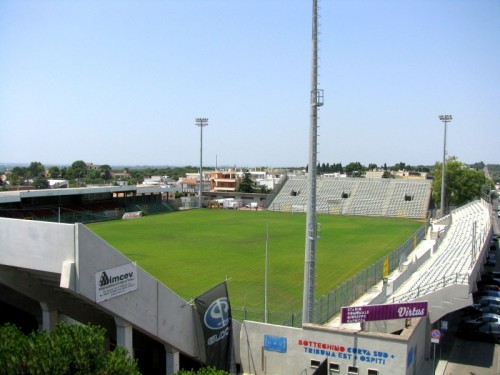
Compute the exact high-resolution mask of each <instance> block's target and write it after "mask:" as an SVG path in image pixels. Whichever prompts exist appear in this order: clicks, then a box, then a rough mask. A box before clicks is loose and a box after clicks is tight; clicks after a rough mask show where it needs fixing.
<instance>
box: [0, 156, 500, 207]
mask: <svg viewBox="0 0 500 375" xmlns="http://www.w3.org/2000/svg"><path fill="white" fill-rule="evenodd" d="M484 167H485V164H484V163H482V162H479V163H475V164H472V165H466V164H464V163H462V162H460V161H459V160H458V159H457V158H456V157H454V156H451V157H450V158H448V160H447V162H446V202H448V204H449V205H460V204H463V203H466V202H468V201H470V200H471V199H474V198H477V197H479V196H481V195H483V196H485V195H488V192H490V191H491V190H492V189H494V183H493V181H492V180H490V179H488V178H487V177H486V176H485V174H484V171H483V169H484ZM306 169H307V168H306ZM373 169H380V168H378V167H377V166H376V165H375V164H370V165H368V167H365V166H363V165H362V164H361V163H359V162H353V163H349V164H347V165H346V166H345V167H344V166H342V164H341V163H337V164H336V163H333V164H329V163H326V164H318V166H317V172H318V173H319V174H324V173H346V174H347V175H348V176H358V177H362V176H363V175H364V174H365V173H366V171H367V170H373ZM382 169H383V170H384V171H385V172H387V173H385V174H384V176H385V177H389V176H391V174H390V173H389V171H397V170H406V171H418V172H428V173H429V174H430V176H431V177H432V178H433V179H434V182H433V185H432V198H433V200H434V202H436V204H439V203H440V201H441V198H440V195H441V180H442V178H441V173H442V163H439V162H438V163H436V164H435V165H434V166H433V167H425V166H418V167H412V166H410V165H408V164H405V163H403V162H401V163H397V164H395V165H394V166H391V167H387V165H385V164H384V166H383V167H382ZM493 170H494V172H495V173H496V172H497V170H496V169H494V168H493ZM499 170H500V169H499ZM198 171H199V169H198V168H197V167H193V166H186V167H165V168H152V167H145V168H124V169H120V170H117V171H116V170H115V171H113V169H112V168H111V167H110V166H109V165H101V166H98V167H93V166H92V167H90V168H89V166H88V165H87V163H85V162H84V161H83V160H77V161H75V162H73V163H72V164H71V165H70V166H68V167H57V166H51V167H50V168H48V169H46V168H45V167H44V165H43V164H42V163H40V162H36V161H35V162H32V163H30V165H29V166H28V167H15V168H13V169H12V170H11V171H10V173H8V175H7V176H8V177H7V178H8V182H9V185H11V186H17V185H23V184H25V185H31V186H34V187H35V188H39V189H41V188H47V187H48V180H47V179H48V178H51V179H67V180H70V181H71V182H72V184H73V186H74V185H75V184H77V183H79V182H83V183H109V182H113V181H115V182H116V179H113V175H112V173H113V172H125V176H127V177H126V179H127V181H128V183H129V184H136V183H140V182H142V181H143V180H144V178H146V177H151V176H153V175H161V176H169V177H170V178H172V179H174V180H178V179H179V178H181V177H184V176H185V175H186V173H195V172H198ZM123 176H124V174H122V175H121V177H120V178H124V177H123ZM1 184H3V185H4V187H5V183H4V182H3V181H0V185H1ZM239 191H241V192H248V193H251V192H260V193H269V192H270V191H269V190H268V189H267V188H265V187H257V186H256V185H255V182H254V181H252V179H251V175H250V173H248V171H246V172H245V173H244V176H243V179H242V181H241V183H240V185H239Z"/></svg>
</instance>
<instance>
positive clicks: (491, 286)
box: [477, 284, 500, 291]
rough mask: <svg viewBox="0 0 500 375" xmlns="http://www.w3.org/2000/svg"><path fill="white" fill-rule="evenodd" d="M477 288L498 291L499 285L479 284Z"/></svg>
mask: <svg viewBox="0 0 500 375" xmlns="http://www.w3.org/2000/svg"><path fill="white" fill-rule="evenodd" d="M477 290H498V291H500V286H498V285H488V284H481V285H478V286H477Z"/></svg>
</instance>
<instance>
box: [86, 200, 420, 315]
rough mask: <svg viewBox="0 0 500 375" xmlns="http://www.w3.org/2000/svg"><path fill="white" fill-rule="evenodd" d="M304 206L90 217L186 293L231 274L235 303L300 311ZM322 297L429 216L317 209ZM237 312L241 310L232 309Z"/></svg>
mask: <svg viewBox="0 0 500 375" xmlns="http://www.w3.org/2000/svg"><path fill="white" fill-rule="evenodd" d="M305 222H306V215H305V214H292V213H286V212H270V211H243V210H210V209H201V210H200V209H196V210H189V211H179V212H175V213H169V214H159V215H151V216H145V217H142V218H139V219H131V220H115V221H107V222H100V223H93V224H88V227H89V228H90V229H91V230H92V231H93V232H94V233H96V234H97V235H99V236H100V237H101V238H103V239H104V240H105V241H106V242H108V243H109V244H110V245H112V246H113V247H114V248H116V249H117V250H119V251H120V252H122V253H123V254H124V255H126V256H127V257H129V258H130V259H131V260H132V261H134V262H137V264H138V265H139V266H140V267H141V268H143V269H144V270H146V271H147V272H149V273H150V274H152V275H153V276H154V277H155V278H157V279H158V280H159V281H161V282H162V283H164V284H165V285H166V286H167V287H168V288H170V289H171V290H173V291H174V292H175V293H177V294H178V295H179V296H181V297H182V298H184V299H186V300H191V299H193V298H195V297H197V296H198V295H200V294H202V293H203V292H204V291H206V290H208V289H210V288H211V287H213V286H215V285H216V284H218V283H220V282H222V281H224V280H226V279H227V280H228V281H227V285H228V290H229V298H230V300H231V306H232V308H233V311H234V310H235V309H236V310H237V309H243V308H245V309H247V310H249V311H263V309H264V290H265V269H266V248H267V254H268V257H267V270H268V271H267V285H268V309H269V311H276V312H300V311H301V309H302V293H303V282H304V259H305ZM317 222H318V223H320V224H321V233H319V235H320V236H321V239H320V240H318V241H317V242H316V290H315V294H316V299H318V298H319V297H320V296H321V295H323V294H326V293H327V292H329V291H330V290H332V289H334V288H335V287H336V286H338V285H340V284H342V282H344V281H346V280H347V279H349V278H350V277H351V276H354V275H355V274H357V273H358V272H360V271H362V270H363V269H365V268H367V267H369V266H370V265H372V264H373V263H375V262H376V261H377V260H379V259H380V258H382V257H384V256H385V255H387V254H389V253H390V252H391V251H392V250H394V249H396V248H398V247H399V246H400V245H401V244H403V242H405V241H406V240H407V239H408V238H410V237H411V236H412V235H413V234H414V233H415V232H416V231H417V230H418V229H419V228H420V227H421V226H422V225H423V222H422V221H418V220H410V219H400V218H380V217H360V216H337V215H318V216H317ZM233 316H234V314H233Z"/></svg>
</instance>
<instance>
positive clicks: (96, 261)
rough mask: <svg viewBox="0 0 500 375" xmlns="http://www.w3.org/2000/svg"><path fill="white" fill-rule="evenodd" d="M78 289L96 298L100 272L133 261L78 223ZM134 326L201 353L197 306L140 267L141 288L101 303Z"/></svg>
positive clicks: (194, 353) (190, 352) (192, 353)
mask: <svg viewBox="0 0 500 375" xmlns="http://www.w3.org/2000/svg"><path fill="white" fill-rule="evenodd" d="M78 246H79V247H78V254H79V257H78V261H77V266H76V268H77V273H78V278H77V279H78V281H77V286H76V292H77V293H79V294H81V295H83V296H84V297H86V298H88V299H89V300H91V301H96V280H95V278H96V273H98V272H100V271H103V270H106V269H110V268H113V267H116V266H120V265H125V264H129V263H131V260H130V259H128V258H127V257H125V256H124V255H123V254H121V253H120V252H118V251H117V250H115V249H114V248H113V247H112V246H111V245H109V244H107V243H106V242H104V241H103V240H102V239H101V238H100V237H98V236H97V235H95V234H94V233H93V232H91V231H90V230H89V229H88V228H87V227H85V226H84V225H82V224H78ZM99 305H100V306H102V307H103V308H105V309H106V310H108V311H110V312H112V313H114V314H116V315H117V316H120V317H121V318H122V319H125V320H126V321H128V322H130V323H132V324H133V325H134V327H136V328H138V329H140V330H142V331H144V332H145V333H149V334H151V335H153V336H158V337H159V338H160V339H161V340H163V341H164V342H165V343H168V344H169V345H171V346H173V347H175V348H176V349H178V350H179V351H181V352H183V353H186V354H188V355H190V356H192V357H199V353H198V345H197V343H196V335H195V334H196V332H195V331H194V324H193V322H194V310H193V307H192V306H191V305H189V304H186V302H185V301H184V300H183V299H182V298H181V297H179V296H178V295H177V294H175V293H174V292H173V291H172V290H170V289H168V288H167V287H165V286H164V285H163V284H161V283H160V282H159V281H158V280H156V279H154V278H153V277H152V276H151V275H150V274H148V273H147V272H145V271H144V270H142V269H141V268H140V267H137V290H135V291H132V292H129V293H126V294H123V295H121V296H117V297H114V298H112V299H109V300H106V301H103V302H100V303H99Z"/></svg>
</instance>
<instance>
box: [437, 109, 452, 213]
mask: <svg viewBox="0 0 500 375" xmlns="http://www.w3.org/2000/svg"><path fill="white" fill-rule="evenodd" d="M439 119H440V120H441V121H442V122H444V146H443V170H442V172H441V174H442V176H441V217H443V216H444V215H445V211H444V210H445V199H446V189H445V185H446V177H445V176H446V128H447V127H448V123H449V122H450V121H451V120H452V117H451V115H440V116H439Z"/></svg>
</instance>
